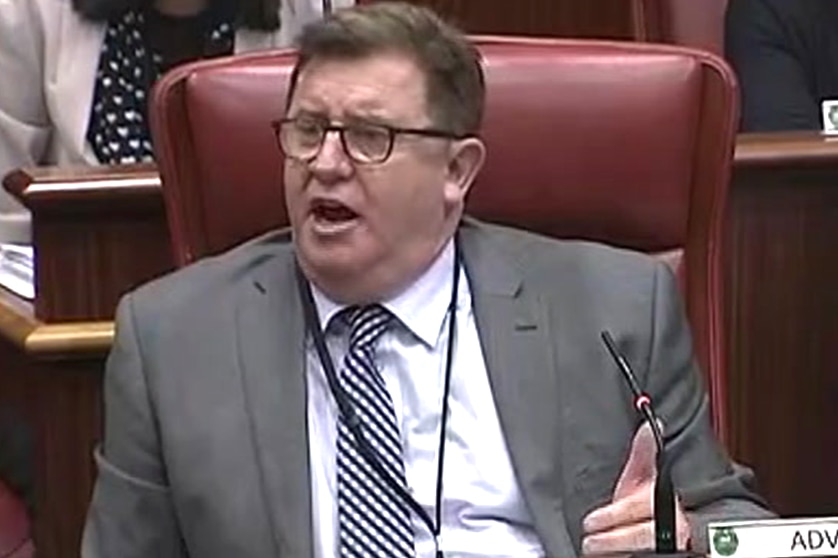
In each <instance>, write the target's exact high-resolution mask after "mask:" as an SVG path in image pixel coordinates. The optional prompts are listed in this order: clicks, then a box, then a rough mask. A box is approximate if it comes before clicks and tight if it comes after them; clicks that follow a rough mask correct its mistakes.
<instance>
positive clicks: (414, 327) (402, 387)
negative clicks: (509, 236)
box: [307, 241, 544, 558]
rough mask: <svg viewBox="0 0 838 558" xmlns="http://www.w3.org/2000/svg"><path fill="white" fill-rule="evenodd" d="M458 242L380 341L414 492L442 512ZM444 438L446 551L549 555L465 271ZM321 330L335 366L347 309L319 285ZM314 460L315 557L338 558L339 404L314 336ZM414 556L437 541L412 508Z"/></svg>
mask: <svg viewBox="0 0 838 558" xmlns="http://www.w3.org/2000/svg"><path fill="white" fill-rule="evenodd" d="M453 266H454V244H453V241H452V242H449V243H448V245H447V246H446V247H445V249H444V250H443V252H442V253H441V254H440V256H439V257H438V258H437V259H436V261H435V262H434V263H433V264H432V265H431V267H430V268H429V269H428V270H427V271H426V272H425V274H424V275H422V276H421V277H420V278H419V279H418V280H417V281H416V282H415V283H414V284H413V285H412V286H411V287H410V288H408V289H407V290H406V291H404V292H403V293H402V294H400V295H399V296H397V297H395V298H393V299H391V300H388V301H384V302H383V303H382V304H383V306H384V307H386V308H387V309H388V310H389V311H390V312H392V313H393V314H394V315H395V316H396V318H398V321H397V322H394V324H393V325H392V326H391V327H390V329H388V330H387V331H386V332H385V333H384V334H383V335H382V337H381V339H380V340H379V342H378V346H377V351H376V365H377V366H378V368H379V370H380V371H381V374H382V376H383V377H384V381H385V383H386V385H387V389H388V391H389V392H390V396H391V397H392V399H393V404H394V406H395V411H396V420H397V422H398V425H399V430H400V433H401V439H402V444H403V449H404V451H403V455H404V462H405V473H406V477H407V484H408V488H409V491H410V492H411V494H413V496H414V497H415V498H416V500H417V502H418V503H419V504H421V505H422V506H423V507H424V509H425V511H426V512H427V513H428V515H429V516H430V517H431V518H432V519H433V518H434V517H435V510H434V504H435V499H436V485H437V454H438V449H439V440H440V430H439V429H440V423H441V421H440V418H441V413H442V397H443V389H444V375H445V361H446V351H447V345H448V311H447V310H448V304H449V302H450V297H451V290H452V286H453V277H452V276H453V269H454V268H453ZM460 274H461V275H460V287H459V289H458V291H459V293H458V296H457V323H456V340H455V343H456V345H455V350H454V358H453V362H452V374H451V389H450V393H449V395H448V397H449V413H450V414H449V419H448V426H447V432H446V437H445V444H446V445H445V459H444V471H443V483H442V529H441V534H440V537H439V542H440V548H441V550H442V551H443V552H444V553H445V556H446V557H447V558H452V557H466V556H517V557H527V556H532V557H535V556H543V554H544V552H543V549H542V547H541V544H540V542H539V540H538V536H537V535H536V533H535V530H534V526H533V521H532V518H531V516H530V512H529V510H528V508H527V506H526V503H525V502H524V500H523V497H522V495H521V491H520V489H519V487H518V483H517V481H516V479H515V475H514V472H513V470H512V464H511V462H510V459H509V452H508V450H507V447H506V441H505V440H504V437H503V435H502V433H501V428H500V423H499V420H498V414H497V410H496V409H495V402H494V398H493V396H492V391H491V388H490V385H489V377H488V374H487V372H486V364H485V362H484V359H483V352H482V349H481V346H480V338H479V336H478V334H477V326H476V323H475V319H474V312H473V310H472V300H471V291H470V289H469V285H468V280H467V276H466V274H465V272H464V271H460ZM312 291H313V295H314V301H315V304H316V307H317V312H318V315H319V318H320V323H321V327H322V328H323V329H324V331H327V335H326V341H327V345H328V347H329V351H330V353H331V355H332V359H333V361H334V363H335V367H336V369H337V370H340V367H341V364H342V361H343V357H344V355H345V354H346V351H347V344H348V331H347V327H346V326H342V327H341V324H339V323H336V324H332V325H331V327H328V328H327V324H329V321H330V320H331V318H333V317H334V316H335V315H336V314H337V313H338V312H340V311H341V310H342V309H343V307H341V306H339V305H338V304H335V303H334V302H332V301H330V300H329V299H328V298H327V297H326V296H325V295H324V294H323V293H322V292H320V291H318V290H317V289H316V288H314V287H312ZM307 379H308V411H307V412H308V427H309V458H310V461H311V485H312V486H311V494H312V516H313V517H312V519H313V528H314V551H315V556H316V557H317V558H332V557H337V556H338V555H339V552H338V551H339V546H338V545H339V542H338V541H339V538H338V510H337V490H338V488H337V465H336V449H335V448H336V441H337V424H336V421H337V417H338V411H337V406H336V403H335V400H334V397H333V396H332V394H331V392H330V390H329V387H328V384H327V382H326V376H325V373H324V372H323V368H322V366H321V365H320V361H319V360H318V358H317V355H316V352H315V351H314V349H313V344H312V343H311V340H310V339H309V343H308V349H307ZM412 519H413V528H414V533H415V548H416V555H417V556H419V557H422V558H424V557H432V556H433V555H434V550H435V548H434V542H433V537H432V534H431V533H430V532H429V531H428V528H427V527H426V525H425V523H424V522H422V520H421V519H420V518H419V517H418V515H416V514H415V513H413V514H412Z"/></svg>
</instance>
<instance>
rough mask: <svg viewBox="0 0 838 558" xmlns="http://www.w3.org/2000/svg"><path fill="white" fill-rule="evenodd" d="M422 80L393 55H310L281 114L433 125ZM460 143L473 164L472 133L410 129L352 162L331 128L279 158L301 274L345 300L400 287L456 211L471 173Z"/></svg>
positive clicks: (338, 121)
mask: <svg viewBox="0 0 838 558" xmlns="http://www.w3.org/2000/svg"><path fill="white" fill-rule="evenodd" d="M425 88H426V84H425V79H424V76H423V74H422V72H421V70H420V69H419V68H418V67H417V65H416V64H415V63H414V62H413V61H412V60H411V59H410V58H409V57H407V56H403V55H399V54H387V55H374V56H371V57H368V58H364V59H360V60H312V61H311V62H310V63H309V64H308V65H307V66H306V67H305V69H304V70H303V72H302V73H301V74H300V76H299V79H298V81H297V86H296V90H295V92H294V97H293V99H292V101H291V104H290V106H289V109H288V114H287V116H288V117H289V118H296V117H300V116H307V117H313V118H316V119H321V120H324V121H326V122H328V123H330V124H333V125H341V126H351V125H353V124H363V123H375V124H385V125H389V126H395V127H402V128H434V127H435V126H434V124H433V122H432V121H431V118H430V116H429V114H428V110H427V106H426V105H427V103H426V96H425ZM462 143H466V144H468V145H467V146H466V147H465V150H466V152H468V153H471V155H470V156H469V155H468V154H467V155H466V156H465V157H466V159H473V160H474V162H475V164H474V165H472V166H474V167H475V168H474V169H473V170H474V172H476V167H479V163H480V162H482V153H483V152H482V145H480V143H479V141H477V140H464V141H462V142H457V141H452V140H446V139H439V138H426V137H420V136H415V135H397V136H396V139H395V143H394V146H393V150H392V153H391V154H390V156H389V158H388V159H387V160H386V161H384V162H383V163H377V164H363V163H357V162H354V161H353V160H352V159H350V158H349V156H348V155H347V154H346V152H345V151H344V148H343V146H342V144H341V141H340V137H339V135H338V133H336V132H329V133H328V134H327V135H326V137H325V139H324V142H323V146H322V148H321V149H320V152H319V153H318V154H317V156H316V157H315V158H314V159H313V160H311V161H307V162H304V161H298V160H294V159H291V158H286V161H285V196H286V203H287V206H288V212H289V217H290V220H291V226H292V229H293V232H294V242H295V246H296V249H297V257H298V259H299V261H300V264H301V266H302V268H303V271H304V272H305V274H306V276H307V277H308V278H309V279H310V280H311V281H313V282H314V283H315V284H316V285H317V286H318V287H319V288H321V289H322V290H324V291H325V292H326V294H328V295H329V296H330V297H331V298H333V299H335V300H337V301H339V302H345V303H362V302H371V301H375V300H381V299H383V298H386V297H389V296H393V295H395V294H397V293H398V292H399V291H400V290H402V289H404V288H406V287H407V286H408V285H409V284H410V283H411V282H412V281H413V280H415V279H416V278H417V277H418V276H419V275H421V273H422V272H423V271H424V270H425V268H426V267H427V266H428V265H430V263H431V262H432V261H433V259H434V258H435V256H436V255H437V254H438V253H439V251H440V249H441V248H442V247H443V246H444V244H445V242H446V241H447V240H448V238H450V236H451V234H452V233H453V231H454V229H455V227H456V223H457V222H458V220H459V218H460V215H461V213H462V205H463V198H464V196H465V193H466V191H467V189H468V185H469V184H470V182H471V179H472V177H473V174H474V172H472V171H471V170H470V169H466V171H467V172H464V170H463V169H464V168H465V167H464V164H462V161H461V159H463V158H464V155H463V153H462V151H463V146H462V145H460V144H462ZM474 144H476V145H477V147H474ZM475 157H476V158H475ZM466 163H468V161H466ZM466 166H467V165H466Z"/></svg>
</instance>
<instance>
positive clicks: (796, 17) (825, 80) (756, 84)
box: [725, 0, 838, 132]
mask: <svg viewBox="0 0 838 558" xmlns="http://www.w3.org/2000/svg"><path fill="white" fill-rule="evenodd" d="M836 21H838V2H836V1H835V0H730V2H729V4H728V8H727V17H726V22H725V53H726V56H727V59H728V60H729V61H730V63H731V64H732V66H733V68H734V69H735V70H736V73H737V74H738V76H739V82H740V85H741V89H742V121H741V127H740V128H741V130H742V131H743V132H769V131H782V130H821V129H822V128H823V121H822V113H821V103H822V102H823V101H825V100H838V25H836Z"/></svg>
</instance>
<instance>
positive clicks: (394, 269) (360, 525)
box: [82, 2, 770, 558]
mask: <svg viewBox="0 0 838 558" xmlns="http://www.w3.org/2000/svg"><path fill="white" fill-rule="evenodd" d="M485 95H486V91H485V83H484V77H483V69H482V65H481V62H480V57H479V54H478V52H477V50H476V49H475V47H474V46H473V45H472V44H471V43H469V42H468V40H467V39H466V38H465V37H464V36H463V35H462V33H460V32H459V31H458V30H456V29H454V28H452V27H451V26H449V25H447V24H446V23H444V22H443V21H441V20H440V19H439V18H438V17H437V16H436V15H435V14H434V13H433V12H431V11H430V10H428V9H425V8H422V7H419V6H414V5H411V4H405V3H398V2H378V3H372V4H365V5H361V6H358V7H355V8H350V9H347V10H342V11H339V12H337V13H335V14H333V15H332V16H331V17H328V18H326V19H325V20H323V21H320V22H317V23H314V24H312V25H310V26H308V27H307V28H306V29H305V30H304V31H303V33H302V34H301V38H300V56H299V57H298V59H297V63H296V66H295V68H294V70H293V72H292V76H291V81H290V86H289V91H288V95H287V99H286V108H285V112H284V114H283V115H282V118H280V119H279V120H277V121H275V122H274V127H275V130H276V132H277V134H278V139H279V145H280V146H281V148H282V152H283V154H284V156H285V163H284V165H285V166H284V182H283V184H284V193H285V201H286V205H287V208H288V215H289V218H290V222H291V228H290V230H281V231H275V232H272V233H269V234H267V235H266V236H263V237H260V238H257V239H255V240H253V241H250V242H248V243H246V244H244V245H242V246H240V247H238V248H235V249H233V250H232V251H230V252H228V253H226V254H223V255H221V256H218V257H215V258H209V259H206V260H204V261H202V262H199V263H198V264H196V265H194V266H191V267H188V268H185V269H183V270H180V271H178V272H175V273H174V274H172V275H170V276H168V277H165V278H163V279H161V280H157V281H155V282H153V283H151V284H149V285H146V286H144V287H142V288H140V289H139V290H137V291H135V292H133V293H131V294H129V295H127V296H126V297H125V298H124V299H123V300H122V301H121V303H120V306H119V310H118V313H117V325H116V338H115V341H114V345H113V350H112V352H111V354H110V356H109V359H108V363H107V369H106V373H105V385H104V398H105V427H104V439H103V442H102V445H101V447H100V448H98V449H97V451H96V461H97V465H98V478H97V481H96V486H95V489H94V493H93V499H92V501H91V505H90V509H89V512H88V518H87V524H86V527H85V533H84V537H83V544H82V556H83V558H100V557H119V558H135V557H136V558H139V557H143V556H155V557H163V558H174V557H186V556H190V557H191V558H216V557H217V558H227V557H230V556H236V557H238V558H248V557H253V558H256V557H262V556H276V557H291V556H293V557H297V556H299V557H312V556H313V557H315V558H332V557H338V556H340V557H341V558H351V557H366V558H384V557H386V558H408V557H410V558H412V557H414V556H418V557H421V558H429V557H434V556H438V555H440V554H439V553H442V555H445V556H448V557H449V558H455V557H456V558H464V557H467V556H495V557H512V556H515V557H529V558H535V557H543V556H577V555H579V554H580V553H582V552H585V553H605V552H617V551H631V550H636V549H642V548H650V547H652V546H654V535H653V533H654V519H653V513H652V492H653V486H654V484H655V483H654V479H655V476H656V469H655V455H656V452H655V444H654V442H653V439H652V436H651V434H650V430H649V428H648V426H641V424H642V421H641V420H640V418H639V417H638V413H637V412H636V410H635V408H634V405H633V399H632V397H631V395H630V393H629V391H628V389H627V386H626V385H625V383H624V381H623V380H622V378H621V377H620V375H619V373H618V372H617V370H616V369H615V365H614V362H613V360H612V359H611V357H610V356H609V354H608V351H607V350H606V349H605V347H603V345H602V343H601V341H600V332H601V331H602V330H606V329H607V330H610V331H611V332H612V333H613V335H614V337H615V339H616V344H617V345H618V346H619V347H620V348H621V350H622V351H624V352H625V354H626V357H627V358H628V360H629V361H630V362H632V363H634V365H635V366H636V368H637V374H638V376H639V380H638V381H639V382H640V385H641V386H642V387H643V389H645V390H647V391H648V393H649V394H650V396H651V398H652V399H654V400H656V401H657V404H658V411H659V412H660V414H661V419H662V421H663V423H664V425H665V430H666V436H667V440H668V448H669V452H670V453H669V454H668V457H669V458H670V459H671V460H672V465H673V473H674V474H673V478H674V483H675V485H676V487H677V489H678V493H679V498H678V504H677V533H676V534H675V536H676V539H677V543H678V546H679V547H680V548H685V547H686V546H688V545H690V544H691V545H692V546H693V547H694V548H695V549H696V550H698V551H699V552H701V551H705V550H706V548H707V540H706V524H707V522H708V521H710V520H713V519H731V518H757V517H765V516H769V515H770V513H769V512H768V511H767V510H766V509H765V508H764V507H763V505H762V504H761V500H760V499H759V498H758V497H757V496H756V495H755V494H754V493H753V492H752V490H751V488H750V487H749V485H750V482H751V480H752V474H751V472H750V471H748V470H746V469H743V468H741V467H739V466H737V465H734V464H733V463H731V462H730V460H729V458H728V457H727V456H726V454H725V452H724V450H723V449H722V448H721V447H720V446H719V444H718V442H717V441H716V439H715V438H714V436H713V430H712V428H711V425H710V420H709V413H708V398H707V396H706V394H705V393H704V391H703V389H702V386H701V379H700V372H699V371H698V369H697V365H696V362H695V359H694V357H693V354H692V346H691V341H690V336H689V327H688V324H687V322H686V319H685V316H684V311H683V308H682V306H681V302H680V295H679V293H678V287H677V284H676V280H675V277H674V276H673V274H672V272H671V271H670V270H669V268H668V267H667V266H666V264H664V263H662V262H659V261H657V260H655V259H653V258H650V257H648V256H645V255H641V254H638V253H634V252H629V251H624V250H618V249H614V248H610V247H607V246H602V245H596V244H592V243H584V242H571V241H558V240H555V239H549V238H545V237H542V236H538V235H535V234H530V233H527V232H524V231H518V230H513V229H510V228H505V227H500V226H493V225H489V224H486V223H481V222H478V221H475V220H473V219H468V218H463V210H464V205H465V198H466V195H467V193H468V191H469V188H470V187H471V185H472V183H473V181H474V178H475V176H476V175H477V174H478V172H479V170H480V168H481V166H482V164H483V161H484V158H485V157H486V156H487V153H486V147H485V145H484V143H483V141H482V140H481V139H480V137H479V135H478V134H479V131H480V127H481V121H482V114H483V107H484V103H485ZM276 116H279V115H270V114H265V122H266V124H267V123H268V121H270V119H271V118H272V117H276ZM491 156H492V155H491V153H488V157H491ZM520 164H521V165H526V164H527V161H526V160H522V161H521V162H520ZM234 186H235V185H231V187H234ZM509 187H510V188H513V189H514V188H515V184H509ZM277 211H280V209H279V208H277Z"/></svg>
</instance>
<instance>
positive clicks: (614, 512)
mask: <svg viewBox="0 0 838 558" xmlns="http://www.w3.org/2000/svg"><path fill="white" fill-rule="evenodd" d="M653 492H654V489H653V484H651V483H649V484H647V485H646V486H645V487H643V488H641V489H640V490H639V491H638V492H636V493H634V494H632V495H630V496H627V497H625V498H623V499H622V500H618V501H616V502H613V503H611V504H608V505H607V506H603V507H601V508H598V509H596V510H594V511H592V512H591V513H589V514H588V515H587V516H586V517H585V519H584V520H583V523H582V528H583V532H584V538H583V541H582V550H583V551H584V552H585V553H586V554H589V553H602V552H627V551H632V550H643V549H649V548H653V547H654V546H655V523H654V510H653V499H652V494H653ZM675 526H676V527H675V529H676V533H675V540H676V545H677V547H678V548H679V549H684V548H686V547H687V544H688V542H689V538H690V525H689V522H688V521H687V517H686V514H685V513H684V508H683V506H682V504H681V501H680V499H679V498H677V497H676V499H675Z"/></svg>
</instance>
